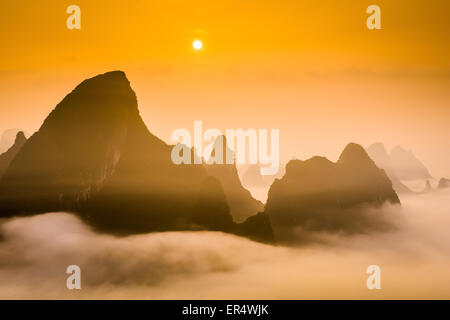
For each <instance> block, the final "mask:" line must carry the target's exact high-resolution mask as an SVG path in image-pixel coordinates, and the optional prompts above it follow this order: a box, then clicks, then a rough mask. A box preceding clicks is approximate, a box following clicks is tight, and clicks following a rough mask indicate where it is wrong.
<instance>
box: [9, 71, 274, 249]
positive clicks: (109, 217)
mask: <svg viewBox="0 0 450 320" xmlns="http://www.w3.org/2000/svg"><path fill="white" fill-rule="evenodd" d="M171 148H172V147H171V146H169V145H167V144H166V143H164V142H163V141H162V140H160V139H159V138H157V137H156V136H154V135H153V134H152V133H150V131H149V130H148V129H147V127H146V125H145V124H144V122H143V120H142V119H141V117H140V115H139V111H138V106H137V99H136V95H135V93H134V92H133V90H132V89H131V87H130V83H129V81H128V79H127V78H126V76H125V74H124V73H123V72H120V71H115V72H108V73H105V74H103V75H99V76H96V77H94V78H91V79H88V80H85V81H84V82H82V83H81V84H80V85H78V86H77V87H76V88H75V89H74V90H73V91H72V92H71V93H70V94H69V95H67V96H66V97H65V98H64V99H63V100H62V101H61V102H60V103H59V104H58V105H57V106H56V108H55V109H54V110H53V111H52V112H51V113H50V115H49V116H48V117H47V118H46V119H45V121H44V123H43V124H42V126H41V128H40V129H39V130H38V131H37V132H36V133H35V134H34V135H32V136H31V137H30V138H29V140H28V141H27V142H26V143H25V144H24V145H23V146H22V148H21V149H20V151H19V152H18V153H17V155H16V156H15V157H14V160H13V161H12V162H11V163H10V164H9V166H8V168H7V169H6V171H5V172H4V175H3V179H2V181H1V184H0V209H1V210H0V212H1V214H2V216H12V215H17V214H36V213H40V212H50V211H72V212H76V213H78V214H80V215H81V216H82V217H83V218H84V219H86V220H87V221H88V222H89V223H90V224H91V225H93V226H94V227H96V228H98V229H101V230H105V231H110V232H114V233H121V234H128V233H139V232H149V231H166V230H217V231H225V232H231V233H237V234H240V235H244V236H248V237H250V238H254V239H257V240H261V241H271V240H273V236H272V233H271V228H270V222H269V220H268V218H267V216H265V215H264V214H260V215H258V216H257V217H254V218H253V219H249V220H247V221H245V222H244V223H242V224H237V223H235V222H234V221H233V218H232V216H231V214H230V208H229V204H228V202H227V197H226V195H225V193H224V189H223V187H222V184H221V182H220V181H219V180H217V179H216V178H214V177H212V176H211V175H209V174H208V172H207V170H206V168H205V167H204V166H203V165H201V164H200V165H175V164H173V163H172V161H171V157H170V153H171ZM255 213H256V212H255Z"/></svg>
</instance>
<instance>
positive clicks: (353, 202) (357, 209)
mask: <svg viewBox="0 0 450 320" xmlns="http://www.w3.org/2000/svg"><path fill="white" fill-rule="evenodd" d="M385 202H389V203H393V204H399V203H400V201H399V198H398V196H397V194H396V192H395V191H394V190H393V188H392V183H391V181H390V180H389V178H388V177H387V175H386V173H385V172H384V171H383V170H381V169H379V168H378V167H377V166H376V165H375V163H374V162H373V161H372V160H371V159H370V158H369V156H368V154H367V153H366V151H365V150H364V149H363V148H362V147H361V146H359V145H357V144H353V143H351V144H349V145H348V146H347V147H346V148H345V150H344V151H343V152H342V154H341V156H340V158H339V160H338V161H337V162H336V163H333V162H331V161H329V160H328V159H326V158H323V157H313V158H311V159H309V160H306V161H300V160H292V161H290V162H289V163H288V164H287V166H286V174H285V175H284V176H283V178H282V179H279V180H278V179H277V180H276V181H275V182H274V183H273V185H272V186H271V188H270V191H269V198H268V201H267V203H266V209H265V212H266V213H268V215H269V217H270V220H271V222H272V226H273V228H274V232H275V238H276V239H277V240H282V241H283V240H287V241H289V240H293V239H295V238H298V237H301V236H302V234H303V233H305V232H317V231H326V232H345V233H361V232H366V231H370V230H382V229H387V228H389V227H390V226H389V223H388V222H386V221H384V220H383V219H381V217H377V216H373V215H370V214H367V213H366V209H367V208H368V207H373V206H375V207H378V206H381V205H383V204H384V203H385Z"/></svg>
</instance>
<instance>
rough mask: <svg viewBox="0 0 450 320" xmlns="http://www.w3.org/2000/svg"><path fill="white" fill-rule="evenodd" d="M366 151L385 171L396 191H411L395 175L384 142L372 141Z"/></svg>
mask: <svg viewBox="0 0 450 320" xmlns="http://www.w3.org/2000/svg"><path fill="white" fill-rule="evenodd" d="M366 151H367V153H368V154H369V156H370V158H371V159H372V160H373V161H375V164H376V165H377V166H378V167H379V168H381V169H383V170H384V171H385V172H386V174H387V176H388V177H389V179H390V180H391V182H392V186H393V188H394V190H395V191H396V192H398V193H412V191H411V190H410V189H409V188H408V187H407V186H406V185H404V184H403V183H402V182H401V181H400V179H399V178H398V177H397V175H396V173H395V170H394V168H393V167H392V163H391V158H390V157H389V155H388V153H387V151H386V148H385V147H384V144H382V143H381V142H377V143H374V144H372V145H371V146H369V147H368V148H367V149H366Z"/></svg>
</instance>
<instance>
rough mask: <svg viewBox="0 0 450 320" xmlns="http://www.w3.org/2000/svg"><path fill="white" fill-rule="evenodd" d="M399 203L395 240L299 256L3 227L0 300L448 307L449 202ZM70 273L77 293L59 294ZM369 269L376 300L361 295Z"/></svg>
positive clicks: (281, 250)
mask: <svg viewBox="0 0 450 320" xmlns="http://www.w3.org/2000/svg"><path fill="white" fill-rule="evenodd" d="M402 203H403V207H402V210H401V214H402V215H403V216H404V219H402V220H401V221H397V220H396V223H398V224H399V225H398V227H399V229H398V230H397V231H393V232H389V233H382V234H372V235H361V236H351V237H340V236H327V237H326V239H327V240H328V244H323V243H322V244H314V245H308V246H303V247H299V248H288V247H282V246H270V245H264V244H260V243H256V242H252V241H250V240H247V239H244V238H239V237H237V236H233V235H228V234H224V233H219V232H166V233H153V234H146V235H137V236H130V237H126V238H117V237H114V236H110V235H104V234H98V233H95V232H93V231H91V229H90V228H89V227H88V226H86V225H85V224H83V223H82V222H81V221H80V220H79V219H78V218H77V217H76V216H74V215H71V214H68V213H48V214H43V215H39V216H34V217H28V218H14V219H8V220H3V221H2V222H1V225H0V228H1V237H2V239H1V240H0V298H2V299H5V298H6V299H7V298H37V299H44V298H45V299H47V298H49V299H53V298H69V299H70V298H87V299H90V298H106V299H109V298H136V299H140V298H145V299H180V298H181V299H183V298H186V299H316V298H322V299H347V298H351V299H354V298H355V299H358V298H361V299H373V298H375V299H379V298H384V299H391V298H405V299H411V298H425V299H428V298H429V299H441V298H446V299H449V298H450V232H449V231H450V192H449V191H445V192H442V191H441V192H436V193H432V194H423V195H416V196H409V197H406V198H402ZM383 210H387V211H390V212H392V211H398V208H394V207H386V208H384V209H383ZM387 213H389V212H387ZM397 213H398V212H397ZM73 264H74V265H78V266H80V267H81V276H82V289H81V290H68V289H67V288H66V279H67V277H68V276H69V275H67V274H66V273H65V271H66V268H67V266H69V265H73ZM374 264H375V265H379V266H380V268H381V288H382V289H381V290H368V289H367V287H366V279H367V277H368V275H367V274H366V269H367V267H368V266H369V265H374Z"/></svg>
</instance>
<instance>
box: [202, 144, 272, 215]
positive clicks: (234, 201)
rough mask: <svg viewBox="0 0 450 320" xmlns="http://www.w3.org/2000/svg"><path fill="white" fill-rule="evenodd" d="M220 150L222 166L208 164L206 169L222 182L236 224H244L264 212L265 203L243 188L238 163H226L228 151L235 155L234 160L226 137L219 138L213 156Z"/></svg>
mask: <svg viewBox="0 0 450 320" xmlns="http://www.w3.org/2000/svg"><path fill="white" fill-rule="evenodd" d="M218 148H222V157H223V159H222V164H216V163H214V164H209V165H208V164H207V165H205V167H206V170H207V172H208V174H209V175H211V176H213V177H215V178H217V179H218V180H219V181H220V182H221V184H222V186H223V189H224V191H225V195H226V198H227V200H228V204H229V206H230V213H231V215H232V217H233V219H234V220H235V221H236V222H242V221H244V220H245V219H247V218H249V217H250V216H253V215H255V214H257V213H258V212H262V211H264V205H263V203H262V202H261V201H258V200H256V199H255V198H253V197H252V195H251V193H250V191H248V190H247V189H245V188H244V187H243V186H242V184H241V180H240V179H239V174H238V171H237V168H236V163H233V164H227V163H226V161H225V160H226V152H227V150H228V152H229V153H230V154H232V155H233V159H234V152H233V151H232V150H231V149H230V148H229V147H228V144H227V141H226V138H225V137H224V136H219V137H217V139H216V141H215V142H214V149H213V153H212V155H213V156H215V155H216V154H215V151H216V150H218Z"/></svg>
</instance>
